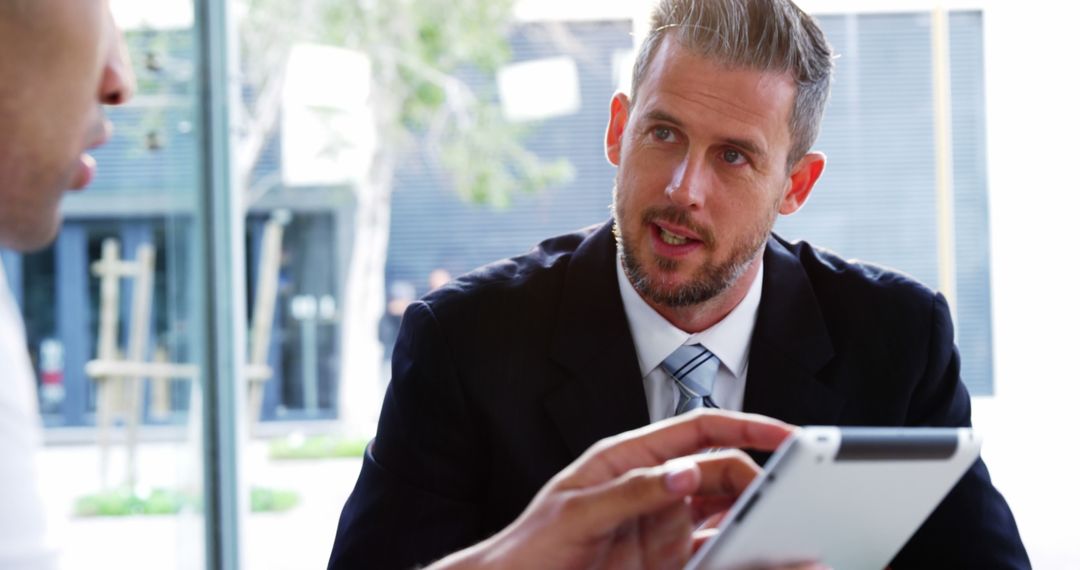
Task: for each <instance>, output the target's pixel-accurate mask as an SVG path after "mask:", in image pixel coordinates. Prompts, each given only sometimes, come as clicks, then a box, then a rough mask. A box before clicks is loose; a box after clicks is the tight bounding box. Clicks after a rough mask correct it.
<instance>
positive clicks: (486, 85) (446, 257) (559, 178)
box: [0, 0, 1080, 570]
mask: <svg viewBox="0 0 1080 570" xmlns="http://www.w3.org/2000/svg"><path fill="white" fill-rule="evenodd" d="M113 5H114V10H115V12H116V14H117V17H118V20H119V21H120V24H121V26H122V27H123V28H124V30H125V32H126V35H127V37H128V40H129V43H130V45H131V50H132V58H133V61H134V63H135V67H136V71H137V74H138V76H139V89H140V92H139V95H138V97H136V99H135V101H134V102H133V104H132V105H131V106H130V107H127V108H124V109H117V110H114V111H113V112H112V113H111V115H112V117H113V120H114V121H115V122H116V125H117V136H116V137H115V140H114V141H112V142H111V143H110V144H109V145H108V146H107V147H105V148H103V149H101V151H100V153H99V156H98V159H99V162H100V163H101V165H102V174H101V176H100V177H99V179H98V180H97V181H95V183H94V186H93V187H92V188H90V189H89V191H88V192H84V193H81V194H79V195H77V196H73V197H72V198H71V199H69V200H68V201H67V202H65V206H64V207H65V211H66V222H65V225H64V228H63V231H62V232H61V235H60V237H59V239H58V241H57V243H56V244H55V245H54V246H52V247H51V248H49V249H47V250H45V251H42V252H39V253H35V254H30V255H25V256H18V255H14V254H12V253H10V252H0V260H2V261H3V263H4V266H5V269H6V270H7V273H8V275H9V279H10V281H11V282H12V284H13V288H14V289H15V293H16V296H17V297H18V300H19V302H20V303H21V305H22V307H23V311H24V314H25V316H26V321H27V327H28V341H29V343H30V346H29V349H30V351H31V353H32V355H33V358H34V363H35V367H36V369H37V372H38V376H39V394H40V401H41V407H42V411H43V417H44V420H45V423H46V442H47V447H46V450H45V452H44V454H43V457H42V485H43V487H44V489H45V493H46V496H47V502H48V507H49V510H50V514H51V515H52V520H53V521H54V522H55V523H56V527H57V529H56V530H57V540H58V544H60V545H62V548H63V562H64V566H65V568H115V569H119V568H200V567H202V566H203V565H204V547H205V544H204V542H205V539H204V530H205V528H206V525H208V524H212V523H213V521H207V520H205V519H204V517H203V516H202V515H201V514H200V513H201V512H202V509H201V497H202V475H201V473H202V472H201V469H202V465H203V459H204V451H203V447H202V445H201V443H200V442H201V437H202V436H201V434H202V430H203V427H204V425H206V424H205V418H203V417H202V414H201V413H200V411H199V410H200V405H201V404H200V402H201V398H202V394H201V393H200V389H199V387H198V386H199V379H200V377H201V376H200V375H201V374H202V372H201V371H200V369H199V363H200V362H202V360H201V356H200V355H201V354H202V353H201V350H203V349H202V348H200V347H201V346H202V345H201V343H202V342H203V339H204V338H205V332H206V330H207V329H206V326H207V325H206V324H204V323H202V321H201V320H200V319H199V317H198V315H199V314H200V311H201V310H202V309H201V307H204V306H205V303H206V299H205V298H203V296H201V295H200V294H198V293H197V291H198V287H197V286H196V285H195V283H197V282H198V276H199V275H200V274H201V271H203V269H202V260H201V259H200V255H199V253H198V252H199V251H200V249H199V247H198V244H199V243H200V242H199V236H200V235H203V234H201V233H200V229H199V228H201V227H202V225H203V224H204V223H205V220H201V219H200V217H199V214H198V209H197V207H196V204H197V203H198V201H199V195H200V194H199V188H200V184H201V180H202V178H201V173H202V169H203V168H204V167H205V166H204V163H203V162H202V161H201V158H200V157H203V156H205V155H204V153H203V151H204V149H202V148H201V147H200V145H199V143H198V140H199V136H201V135H202V134H204V133H201V132H200V128H201V126H200V125H201V124H202V123H200V122H199V120H198V117H199V116H200V115H199V113H200V105H202V104H206V101H202V100H200V96H199V90H198V84H197V81H198V73H197V71H198V69H199V67H198V66H199V60H198V58H197V53H196V45H197V44H196V42H195V40H194V38H195V26H196V24H197V22H196V21H195V17H194V15H193V14H194V9H193V5H192V3H191V1H190V0H169V1H167V2H166V1H159V2H152V3H148V2H138V1H136V0H113ZM802 6H803V7H804V8H805V9H806V10H807V11H809V12H811V13H813V14H815V15H818V16H819V17H820V18H821V21H822V25H823V26H824V27H825V29H826V32H827V33H828V34H829V36H830V40H831V41H832V43H833V44H834V46H835V47H836V48H837V50H838V51H839V52H840V55H841V57H840V59H839V60H838V62H837V82H836V87H835V88H834V95H833V100H832V102H831V104H830V105H831V106H830V108H829V110H828V112H827V117H826V124H825V127H824V131H823V134H822V137H821V140H820V141H819V143H820V144H819V145H818V146H819V148H820V149H821V150H823V151H824V152H826V153H827V154H828V155H829V157H830V163H829V168H828V170H827V171H826V174H825V176H824V178H823V179H822V181H821V182H820V183H819V185H818V188H817V190H816V193H815V194H814V196H813V197H812V199H811V200H810V202H809V204H808V205H807V207H806V208H805V209H804V210H803V211H802V212H800V213H799V214H797V215H796V216H794V217H792V218H790V219H786V220H783V221H782V222H781V226H780V232H781V233H783V234H784V235H785V236H786V237H788V238H792V239H798V238H806V239H809V240H811V241H813V242H814V243H816V244H817V245H822V246H826V247H829V248H832V249H835V250H837V251H839V252H840V253H842V254H843V255H846V256H853V257H860V258H864V259H869V260H873V261H878V262H881V263H884V264H887V265H891V266H894V267H896V268H898V269H901V270H903V271H905V272H908V273H911V274H913V275H915V276H916V277H918V278H920V279H922V280H923V281H925V282H927V283H928V284H930V285H931V286H934V287H939V288H941V289H943V290H944V291H946V292H947V294H948V295H949V297H950V302H951V304H952V306H953V309H954V311H955V314H956V316H957V322H958V342H959V344H960V346H961V350H962V356H963V358H964V360H963V369H962V370H963V376H964V378H965V380H966V381H967V382H968V384H969V386H970V387H971V390H972V391H973V393H975V394H976V396H975V398H974V421H975V425H976V427H977V428H979V429H980V430H981V431H982V432H983V434H984V435H985V445H984V457H985V459H986V461H987V463H988V465H989V466H990V470H991V473H992V475H993V477H994V481H995V483H996V484H997V485H998V487H999V488H1000V490H1001V491H1002V492H1003V493H1004V494H1005V496H1006V498H1007V499H1008V501H1009V503H1010V505H1011V506H1012V508H1013V511H1014V513H1015V514H1016V517H1017V520H1018V522H1019V525H1020V530H1021V533H1022V535H1023V538H1024V540H1025V543H1026V544H1027V547H1028V550H1029V552H1030V554H1031V557H1032V560H1033V562H1034V564H1035V567H1036V568H1049V569H1067V568H1080V547H1078V546H1076V539H1077V538H1078V537H1080V519H1078V518H1077V516H1076V513H1077V512H1080V487H1078V486H1077V485H1075V480H1076V473H1077V470H1078V468H1080V461H1078V460H1077V459H1076V454H1075V449H1076V443H1075V442H1074V441H1073V440H1074V438H1075V436H1076V435H1077V433H1080V432H1078V430H1077V428H1076V423H1075V420H1074V418H1075V417H1076V412H1075V410H1076V406H1077V402H1078V401H1080V373H1078V372H1077V370H1078V368H1077V366H1076V365H1075V360H1076V358H1075V355H1076V350H1077V347H1078V345H1080V334H1078V333H1077V332H1076V331H1077V328H1076V323H1077V322H1080V295H1077V293H1076V291H1077V281H1078V279H1077V278H1078V277H1080V275H1078V273H1080V271H1078V269H1077V267H1078V264H1077V262H1076V258H1077V256H1076V254H1075V253H1073V251H1072V245H1071V244H1072V242H1073V241H1075V240H1074V238H1075V227H1076V222H1075V219H1074V218H1075V216H1076V214H1075V213H1076V212H1077V211H1078V210H1080V188H1078V187H1077V177H1076V176H1075V175H1074V172H1073V170H1074V168H1075V162H1076V157H1077V156H1080V143H1077V140H1076V133H1077V132H1080V110H1078V107H1077V105H1076V104H1075V101H1077V100H1078V99H1080V93H1078V92H1077V91H1078V90H1077V85H1078V84H1077V82H1076V79H1075V77H1074V75H1075V73H1074V71H1075V68H1076V59H1077V57H1078V56H1080V50H1078V48H1077V47H1076V42H1075V41H1073V36H1074V35H1075V30H1074V28H1075V22H1077V21H1080V5H1078V4H1076V3H1064V2H1054V1H1051V0H1029V1H1026V2H994V1H991V0H983V1H978V0H952V1H946V0H942V1H938V2H932V1H922V0H914V1H909V0H905V1H900V0H864V1H842V0H805V1H804V2H802ZM232 8H233V11H234V13H235V15H236V16H237V22H236V29H235V30H233V34H234V35H233V39H234V40H235V43H236V45H237V51H238V53H239V54H240V57H239V59H238V64H237V67H238V68H239V71H238V75H236V77H237V81H238V83H237V85H236V87H237V89H236V100H235V101H234V112H233V123H234V125H233V128H232V129H231V130H230V132H231V133H232V136H233V137H234V140H233V141H232V143H233V147H232V161H233V164H232V165H233V168H234V170H235V181H236V183H235V187H234V189H233V197H234V203H235V204H236V208H237V211H236V212H234V214H235V216H236V219H237V220H243V230H242V237H241V238H240V242H241V245H242V247H241V249H243V252H244V256H245V257H244V259H242V260H239V259H238V260H237V261H236V268H237V269H236V270H237V272H238V275H239V279H241V282H243V283H246V287H245V290H244V292H245V294H246V299H247V302H246V305H245V306H244V307H243V308H242V309H241V310H239V311H238V314H239V313H242V314H243V315H244V317H245V320H246V326H245V327H244V328H245V329H247V330H248V334H247V336H246V337H245V338H242V339H235V341H236V346H237V347H242V349H240V350H243V352H244V354H245V355H246V358H245V364H244V365H243V366H242V367H241V368H242V370H243V374H242V376H243V377H242V378H239V379H237V380H236V382H237V388H238V390H239V391H240V393H241V394H242V396H241V398H242V402H241V403H240V404H239V405H238V406H237V410H236V414H235V416H234V417H229V418H225V419H226V420H227V421H233V422H236V423H237V426H239V428H240V433H241V435H240V440H241V442H242V443H241V445H240V446H239V451H238V454H237V460H238V466H239V487H240V497H239V499H237V500H239V501H240V502H241V512H242V513H243V514H242V516H241V520H240V528H241V543H240V556H241V559H242V561H243V567H245V568H251V569H260V570H263V569H277V568H280V569H291V568H313V567H322V566H324V565H325V563H326V560H327V556H328V554H329V551H330V546H331V543H332V540H333V535H334V529H335V526H336V523H337V516H338V513H339V511H340V508H341V505H342V504H343V502H344V500H345V498H346V497H347V495H348V493H349V492H350V490H351V488H352V485H353V483H354V481H355V478H356V475H357V473H358V472H359V469H360V458H359V456H358V454H359V452H360V450H361V449H362V447H363V444H364V442H365V441H366V440H367V438H369V437H371V436H372V435H373V432H374V425H375V422H376V420H377V415H378V410H379V404H380V402H381V395H382V391H383V390H384V389H385V385H386V381H387V379H388V367H387V365H386V363H385V356H386V355H387V354H388V351H389V347H390V345H391V344H392V341H393V338H394V334H395V332H396V330H397V323H398V322H399V318H400V313H401V310H402V308H403V307H404V305H406V304H407V303H408V302H409V301H410V300H412V299H415V298H417V297H418V296H420V295H423V294H424V293H425V292H426V291H428V290H429V289H430V288H431V287H433V286H438V284H439V283H440V282H441V281H442V280H444V279H445V278H446V277H447V276H452V275H458V274H461V273H463V272H465V271H467V270H469V269H471V268H473V267H475V266H477V265H480V264H482V263H484V262H487V261H492V260H494V259H497V258H499V257H503V256H506V255H511V254H514V253H516V252H519V251H522V250H525V249H527V248H528V247H530V246H531V245H532V244H533V243H535V242H536V241H538V240H539V239H541V238H543V237H545V236H548V235H553V234H555V233H560V232H563V231H568V230H573V229H576V228H579V227H581V226H584V225H587V224H591V223H594V222H598V221H601V220H603V219H605V218H606V216H607V205H608V203H609V201H610V191H611V186H610V185H611V179H612V177H613V169H612V168H611V167H610V166H608V165H607V164H606V162H605V160H604V157H603V154H602V137H603V129H604V126H605V124H606V119H607V114H606V113H607V104H608V101H609V98H610V96H611V93H612V92H613V91H614V90H615V89H616V88H618V86H619V85H624V84H625V82H626V81H628V76H627V75H626V72H627V71H628V62H629V61H630V60H629V57H630V56H631V55H632V50H633V47H634V44H633V32H634V31H635V30H638V29H640V28H641V27H642V26H643V25H644V17H645V15H646V14H647V11H648V8H647V3H646V2H644V1H643V0H636V1H634V2H628V1H626V0H622V1H619V0H588V1H587V2H581V1H571V0H519V1H518V2H517V4H515V5H511V4H510V3H508V2H503V3H501V4H500V3H492V2H485V1H482V0H468V1H466V0H461V1H459V2H450V1H443V0H423V1H422V0H413V1H412V2H401V3H396V2H391V1H389V0H387V1H385V2H384V1H378V2H359V3H357V2H351V1H349V0H320V1H319V2H300V3H297V2H290V1H286V0H235V1H234V4H233V5H232ZM938 9H943V10H946V11H947V16H948V17H947V18H945V19H944V23H946V24H947V29H945V28H935V21H936V22H938V23H942V20H935V19H934V17H933V13H934V11H935V10H938ZM935 29H942V30H945V31H946V32H947V33H946V35H944V36H938V37H942V38H948V39H947V41H939V42H936V43H935V41H934V37H935V36H934V31H935ZM222 55H223V54H209V57H210V58H221V57H222ZM935 58H937V59H936V61H937V62H939V63H944V64H947V65H946V66H945V67H940V68H938V69H939V72H938V74H937V75H935V71H934V70H935V68H934V62H935ZM943 79H944V80H943ZM940 141H946V142H944V143H942V142H940ZM112 244H115V245H112ZM213 245H214V246H215V247H219V246H220V247H222V248H227V247H228V244H227V243H220V244H218V243H215V244H213ZM114 247H115V252H114V249H113V248H114ZM110 252H114V253H110ZM140 252H142V253H140ZM147 254H149V257H147ZM110 256H112V258H113V261H107V260H108V259H110ZM140 256H142V257H140ZM140 259H141V260H142V261H141V262H139V261H138V260H140ZM102 260H106V261H105V262H102ZM120 260H125V261H129V262H132V263H135V264H136V265H137V266H138V267H142V268H144V270H143V271H142V273H141V274H142V275H143V277H140V278H136V279H128V278H124V279H119V280H118V281H117V283H118V289H117V291H118V295H113V294H111V293H109V290H110V288H109V287H106V286H105V285H104V284H105V283H107V282H109V280H110V279H114V277H109V275H112V273H111V272H112V271H113V269H111V268H115V266H116V264H117V263H118V262H119V261H120ZM136 262H138V263H136ZM139 263H141V265H139ZM140 288H142V289H144V290H146V291H147V292H148V296H147V297H146V298H147V299H149V300H148V301H147V302H146V303H145V304H143V305H140V304H139V303H138V302H136V299H137V297H138V296H137V295H135V294H134V292H135V291H137V290H139V289H140ZM216 294H220V292H218V293H216ZM226 297H227V296H226ZM110 331H112V332H110ZM222 346H223V350H229V346H228V344H227V343H226V344H223V345H222ZM91 360H93V361H95V364H94V365H93V366H90V367H87V366H86V365H85V364H86V363H87V362H88V361H91ZM147 362H152V363H155V364H154V366H156V368H152V367H148V366H147V364H146V363H147ZM133 363H134V364H133ZM125 365H128V366H136V367H141V368H138V371H137V372H136V373H137V374H142V375H143V376H140V377H139V378H138V379H137V380H134V381H133V380H132V379H131V378H129V377H125V376H123V375H122V372H119V371H118V370H119V368H118V367H122V366H125ZM883 516H887V513H883Z"/></svg>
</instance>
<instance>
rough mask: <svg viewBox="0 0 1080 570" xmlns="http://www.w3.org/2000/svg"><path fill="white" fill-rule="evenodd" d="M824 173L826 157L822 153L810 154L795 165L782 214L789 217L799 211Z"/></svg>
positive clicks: (781, 209)
mask: <svg viewBox="0 0 1080 570" xmlns="http://www.w3.org/2000/svg"><path fill="white" fill-rule="evenodd" d="M824 171H825V155H824V154H822V153H820V152H808V153H806V156H804V157H802V158H801V159H800V160H799V162H797V163H795V167H794V168H792V169H791V174H790V177H789V180H788V182H789V184H788V190H787V194H784V199H783V200H781V201H780V213H781V214H783V215H785V216H787V215H789V214H794V213H795V212H797V211H799V208H801V207H802V205H803V204H805V203H806V200H807V198H809V197H810V191H811V190H813V189H814V184H815V183H816V182H817V181H818V178H820V177H821V173H822V172H824Z"/></svg>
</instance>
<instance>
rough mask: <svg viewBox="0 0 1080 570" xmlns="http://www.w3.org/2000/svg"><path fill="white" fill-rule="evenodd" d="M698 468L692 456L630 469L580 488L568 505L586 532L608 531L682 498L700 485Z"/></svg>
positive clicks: (695, 490) (700, 477) (574, 518)
mask: <svg viewBox="0 0 1080 570" xmlns="http://www.w3.org/2000/svg"><path fill="white" fill-rule="evenodd" d="M701 480H702V473H701V467H700V466H698V463H697V461H695V460H694V459H693V458H689V457H682V458H678V459H672V460H671V461H668V462H666V463H664V464H663V465H659V466H656V467H649V468H638V469H632V470H630V471H628V472H626V473H624V474H623V475H622V476H621V477H618V478H616V479H613V480H611V481H608V482H607V483H603V484H601V485H596V486H593V487H587V488H585V489H582V490H580V491H579V492H578V493H577V494H576V495H575V496H574V497H573V498H572V499H570V501H569V502H570V503H574V504H569V505H567V507H568V508H569V510H571V511H574V516H573V517H568V518H569V519H570V520H577V521H579V522H580V524H581V525H582V530H584V531H586V532H599V533H607V532H609V531H611V530H613V529H615V528H617V527H619V526H620V525H622V524H623V523H625V522H626V521H628V520H630V519H633V518H636V517H639V516H642V515H646V514H649V513H653V512H655V511H658V510H660V509H663V508H664V507H668V506H670V505H672V504H674V503H677V502H679V501H682V500H683V499H684V498H686V497H688V496H690V495H692V494H694V493H695V492H697V490H698V488H699V487H700V486H701Z"/></svg>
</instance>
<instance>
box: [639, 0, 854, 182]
mask: <svg viewBox="0 0 1080 570" xmlns="http://www.w3.org/2000/svg"><path fill="white" fill-rule="evenodd" d="M669 35H670V36H672V37H674V38H675V39H676V40H677V41H678V42H679V45H681V46H682V47H683V48H685V49H689V50H691V51H693V52H695V53H698V54H700V55H703V56H706V57H710V58H714V59H716V61H717V62H718V63H720V64H723V65H728V66H732V67H736V68H743V69H753V70H758V71H770V72H776V73H782V74H788V75H790V77H791V78H792V80H793V81H794V82H795V87H796V94H795V106H794V109H792V113H791V118H790V120H789V125H790V128H791V149H790V151H789V154H788V167H789V168H790V167H791V166H792V165H794V164H795V162H797V161H798V160H799V159H801V158H802V157H803V156H804V155H805V154H806V153H807V152H809V151H810V147H811V146H813V144H814V141H815V140H817V135H818V130H819V129H820V127H821V118H822V116H823V115H824V114H825V103H826V102H827V101H828V99H829V83H830V81H831V79H832V68H833V52H832V48H831V47H830V46H829V42H828V40H826V39H825V33H824V32H822V31H821V28H820V27H818V25H817V22H815V21H814V19H813V18H811V17H810V16H808V15H807V14H806V13H805V12H803V11H802V10H801V9H799V7H798V6H796V5H795V4H793V3H792V2H791V1H790V0H660V1H659V3H658V4H657V5H656V7H655V8H654V9H653V13H652V23H651V26H650V27H649V35H648V36H646V37H645V40H644V41H643V42H642V44H641V49H640V51H639V52H638V56H637V61H636V62H635V63H634V76H633V81H632V83H631V94H632V95H635V96H636V93H637V91H638V88H639V87H640V86H641V83H642V82H643V81H644V79H645V75H646V74H647V73H648V71H649V65H650V63H651V62H652V60H653V58H654V57H655V56H656V51H657V50H658V49H659V47H660V45H661V44H662V43H663V40H664V38H665V37H667V36H669ZM631 101H632V99H631Z"/></svg>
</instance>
